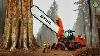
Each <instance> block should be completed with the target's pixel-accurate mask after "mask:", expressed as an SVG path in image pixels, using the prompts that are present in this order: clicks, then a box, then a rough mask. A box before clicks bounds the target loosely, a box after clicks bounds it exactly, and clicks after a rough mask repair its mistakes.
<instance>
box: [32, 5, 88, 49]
mask: <svg viewBox="0 0 100 56" xmlns="http://www.w3.org/2000/svg"><path fill="white" fill-rule="evenodd" d="M31 13H32V15H33V16H34V17H35V18H36V19H37V20H39V21H40V22H42V23H43V24H44V25H46V26H47V27H48V28H50V29H51V30H53V31H54V32H55V33H56V34H57V37H58V40H59V42H63V43H65V45H66V47H67V48H68V49H72V48H73V49H77V48H81V47H83V46H85V45H86V41H85V39H84V38H80V37H79V36H78V37H75V36H74V34H73V32H75V31H72V30H67V31H64V29H63V25H62V20H61V19H60V18H59V17H58V18H57V20H56V23H54V22H53V21H52V20H51V19H50V18H49V17H48V15H46V14H45V13H44V12H43V11H42V10H41V9H40V8H39V7H38V6H35V5H33V6H32V8H31ZM66 32H67V35H68V36H65V35H64V34H66Z"/></svg>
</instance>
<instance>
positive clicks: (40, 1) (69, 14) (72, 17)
mask: <svg viewBox="0 0 100 56" xmlns="http://www.w3.org/2000/svg"><path fill="white" fill-rule="evenodd" d="M53 1H54V0H33V4H34V5H37V6H38V7H39V8H40V9H41V10H43V11H44V12H45V13H47V11H48V10H49V8H50V6H51V5H52V3H53ZM76 1H78V0H56V2H57V4H58V16H59V17H60V18H61V19H62V23H63V27H64V30H68V29H72V28H73V25H74V23H75V21H76V18H77V12H75V11H73V10H75V9H77V5H74V2H76ZM41 25H42V23H41V22H39V21H38V20H37V19H35V18H33V34H34V36H35V37H36V36H37V33H38V31H39V29H40V28H41Z"/></svg>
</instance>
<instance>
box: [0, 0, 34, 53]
mask: <svg viewBox="0 0 100 56" xmlns="http://www.w3.org/2000/svg"><path fill="white" fill-rule="evenodd" d="M6 1H7V5H6V7H7V8H6V18H5V21H4V22H5V24H4V33H3V36H2V37H3V38H2V39H1V41H2V42H1V43H0V44H1V45H0V47H1V48H10V51H12V50H15V49H16V48H23V49H25V50H28V48H30V47H32V46H33V43H34V42H35V41H34V42H33V33H32V32H33V28H32V25H33V23H32V21H33V18H32V15H31V13H30V8H31V5H32V0H6Z"/></svg>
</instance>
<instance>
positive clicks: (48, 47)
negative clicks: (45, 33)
mask: <svg viewBox="0 0 100 56" xmlns="http://www.w3.org/2000/svg"><path fill="white" fill-rule="evenodd" d="M47 52H50V43H49V42H48V43H47Z"/></svg>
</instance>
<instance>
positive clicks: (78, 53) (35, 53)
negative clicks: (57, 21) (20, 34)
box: [0, 48, 100, 56]
mask: <svg viewBox="0 0 100 56" xmlns="http://www.w3.org/2000/svg"><path fill="white" fill-rule="evenodd" d="M42 51H43V49H42V48H39V49H30V50H28V51H25V50H21V51H19V50H14V51H13V52H10V51H9V50H0V56H100V49H99V48H86V49H77V50H73V51H72V50H70V51H69V50H66V51H65V50H51V51H50V52H46V53H43V52H42Z"/></svg>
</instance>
